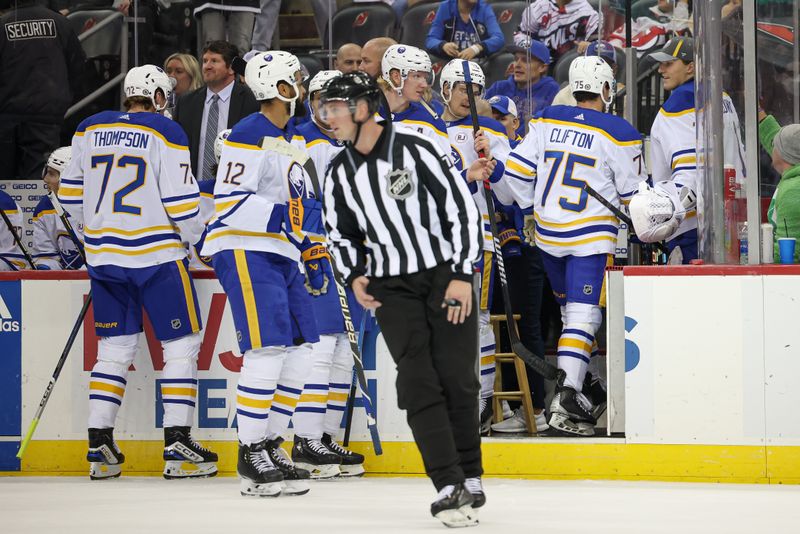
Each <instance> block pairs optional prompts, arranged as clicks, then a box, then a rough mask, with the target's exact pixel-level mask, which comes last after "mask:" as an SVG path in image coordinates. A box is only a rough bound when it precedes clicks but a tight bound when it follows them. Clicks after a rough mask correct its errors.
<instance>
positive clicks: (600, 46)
mask: <svg viewBox="0 0 800 534" xmlns="http://www.w3.org/2000/svg"><path fill="white" fill-rule="evenodd" d="M585 55H587V56H600V57H601V58H603V60H605V62H606V63H608V65H609V67H611V71H612V72H613V73H614V77H616V76H617V69H618V66H617V51H616V49H615V48H614V47H613V46H611V43H609V42H608V41H592V43H591V44H590V45H589V48H587V49H586V54H585ZM623 87H624V85H623V84H621V83H618V84H617V92H619V91H620V90H621V89H622V88H623ZM553 105H554V106H577V105H578V103H577V102H576V101H575V97H574V96H572V88H571V87H570V86H569V83H567V84H566V85H564V87H562V88H561V90H560V91H559V92H558V94H557V95H556V97H555V99H554V100H553Z"/></svg>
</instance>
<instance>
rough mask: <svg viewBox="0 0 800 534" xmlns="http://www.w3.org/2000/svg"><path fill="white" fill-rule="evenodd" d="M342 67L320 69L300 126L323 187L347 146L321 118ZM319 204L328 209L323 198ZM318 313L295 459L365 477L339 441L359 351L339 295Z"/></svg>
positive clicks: (326, 297)
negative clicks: (328, 87) (324, 98)
mask: <svg viewBox="0 0 800 534" xmlns="http://www.w3.org/2000/svg"><path fill="white" fill-rule="evenodd" d="M341 75H342V73H341V72H339V71H338V70H323V71H320V72H318V73H317V74H316V75H315V76H314V77H313V78H312V79H311V82H310V83H309V85H308V91H309V97H308V101H309V103H310V107H311V112H312V115H311V120H310V121H308V122H306V123H305V124H303V125H301V126H300V127H299V128H298V130H299V131H300V133H301V134H302V136H303V138H304V139H305V141H306V150H307V151H308V155H309V157H310V158H311V160H312V161H313V164H314V167H315V170H316V173H317V180H318V181H319V183H318V186H319V188H320V189H321V188H322V180H323V177H324V176H325V173H326V172H327V170H328V167H329V165H330V162H331V160H333V158H334V156H336V155H337V154H338V153H339V152H340V151H341V150H342V148H343V147H344V145H343V143H341V142H339V141H337V140H336V139H334V138H333V132H331V130H330V127H329V126H328V124H327V123H326V122H325V121H324V120H322V118H321V117H320V111H321V110H320V96H321V92H322V89H323V88H324V86H325V84H326V83H327V82H328V81H330V80H332V79H333V78H336V77H337V76H341ZM317 200H318V201H319V204H318V208H319V209H322V203H321V199H317ZM308 231H309V233H311V234H312V235H314V236H315V237H316V238H319V239H322V238H324V235H325V228H324V227H323V226H322V225H320V226H319V227H318V228H316V229H313V228H309V229H308ZM346 291H347V293H348V297H349V301H350V302H349V304H350V311H351V314H352V317H351V319H352V321H353V324H356V325H358V324H360V322H361V313H363V309H362V308H361V306H360V305H359V304H358V302H356V300H355V298H354V297H353V295H352V291H351V290H350V289H349V288H348V289H347V290H346ZM313 302H314V315H315V317H316V320H317V330H318V331H319V337H320V340H319V342H318V343H315V344H314V363H313V367H312V369H311V374H310V375H309V377H308V380H307V381H306V384H305V387H304V388H303V394H302V396H301V397H300V402H298V403H297V409H296V410H295V414H294V419H293V420H292V422H293V425H294V431H295V437H294V446H293V447H292V460H294V462H295V463H296V464H297V465H298V466H299V467H302V468H303V469H306V470H308V471H309V472H310V473H311V478H312V479H324V478H332V477H334V476H337V475H339V476H345V477H348V476H360V475H362V474H363V473H364V467H363V463H364V456H363V455H361V454H358V453H356V452H353V451H350V450H348V449H345V448H344V447H342V446H341V445H339V444H338V443H337V442H336V441H335V437H336V435H337V434H338V433H339V427H340V425H341V421H342V414H343V413H344V410H345V405H346V403H347V396H348V392H349V390H350V380H351V375H352V369H353V355H352V353H351V352H350V342H349V340H348V338H347V334H346V330H345V325H344V320H343V318H342V309H341V306H340V305H339V295H338V293H337V292H336V291H328V292H326V293H324V294H322V295H316V296H314V297H313Z"/></svg>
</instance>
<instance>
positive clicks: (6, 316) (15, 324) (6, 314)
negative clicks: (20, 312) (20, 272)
mask: <svg viewBox="0 0 800 534" xmlns="http://www.w3.org/2000/svg"><path fill="white" fill-rule="evenodd" d="M0 332H19V321H15V320H14V317H12V316H11V312H10V311H9V309H8V306H6V301H5V300H3V297H2V296H0Z"/></svg>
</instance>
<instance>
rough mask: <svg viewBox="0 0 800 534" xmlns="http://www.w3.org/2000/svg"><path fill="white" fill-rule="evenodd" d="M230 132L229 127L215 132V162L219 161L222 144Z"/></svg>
mask: <svg viewBox="0 0 800 534" xmlns="http://www.w3.org/2000/svg"><path fill="white" fill-rule="evenodd" d="M230 134H231V131H230V129H228V130H222V131H221V132H220V133H218V134H217V138H216V139H214V158H216V160H217V163H219V158H221V157H222V145H223V144H225V140H226V139H227V138H228V136H229V135H230Z"/></svg>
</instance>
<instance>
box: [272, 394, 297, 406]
mask: <svg viewBox="0 0 800 534" xmlns="http://www.w3.org/2000/svg"><path fill="white" fill-rule="evenodd" d="M272 400H273V401H274V402H277V403H278V404H283V405H284V406H289V407H291V408H294V407H295V406H297V400H298V399H296V398H294V397H287V396H286V395H275V397H273V399H272Z"/></svg>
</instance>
